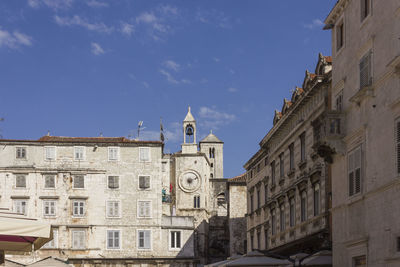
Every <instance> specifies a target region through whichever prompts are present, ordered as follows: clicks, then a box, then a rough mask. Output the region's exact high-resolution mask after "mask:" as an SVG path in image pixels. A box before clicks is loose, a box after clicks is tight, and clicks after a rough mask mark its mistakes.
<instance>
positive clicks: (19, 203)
mask: <svg viewBox="0 0 400 267" xmlns="http://www.w3.org/2000/svg"><path fill="white" fill-rule="evenodd" d="M27 205H28V201H27V200H22V199H16V200H14V212H15V213H20V214H24V215H26V206H27Z"/></svg>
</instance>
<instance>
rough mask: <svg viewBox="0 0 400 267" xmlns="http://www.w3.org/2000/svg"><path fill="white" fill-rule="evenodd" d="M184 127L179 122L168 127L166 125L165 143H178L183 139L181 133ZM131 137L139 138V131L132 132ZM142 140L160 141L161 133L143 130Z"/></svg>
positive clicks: (141, 132) (130, 132) (141, 133)
mask: <svg viewBox="0 0 400 267" xmlns="http://www.w3.org/2000/svg"><path fill="white" fill-rule="evenodd" d="M181 127H182V125H181V124H180V123H179V122H173V123H170V124H168V125H164V138H165V142H167V141H168V142H172V143H174V142H178V141H179V140H180V139H181V138H182V132H181ZM128 136H129V137H131V138H136V137H137V129H135V130H130V131H129V134H128ZM139 137H140V138H139V139H140V140H150V141H155V140H160V131H154V130H141V131H140V136H139Z"/></svg>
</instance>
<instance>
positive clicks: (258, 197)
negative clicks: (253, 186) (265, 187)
mask: <svg viewBox="0 0 400 267" xmlns="http://www.w3.org/2000/svg"><path fill="white" fill-rule="evenodd" d="M260 207H261V196H260V188H257V209H259V208H260Z"/></svg>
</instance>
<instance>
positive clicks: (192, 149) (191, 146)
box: [182, 106, 197, 154]
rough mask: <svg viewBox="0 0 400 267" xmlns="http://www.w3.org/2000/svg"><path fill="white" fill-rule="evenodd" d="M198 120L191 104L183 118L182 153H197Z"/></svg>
mask: <svg viewBox="0 0 400 267" xmlns="http://www.w3.org/2000/svg"><path fill="white" fill-rule="evenodd" d="M196 131H197V128H196V120H195V119H194V117H193V115H192V113H191V112H190V106H189V108H188V113H187V114H186V117H185V119H184V120H183V144H182V153H183V154H193V153H197V143H196Z"/></svg>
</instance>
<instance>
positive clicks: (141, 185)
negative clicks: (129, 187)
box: [139, 176, 146, 189]
mask: <svg viewBox="0 0 400 267" xmlns="http://www.w3.org/2000/svg"><path fill="white" fill-rule="evenodd" d="M145 186H146V181H145V177H144V176H139V188H141V189H144V188H145Z"/></svg>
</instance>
